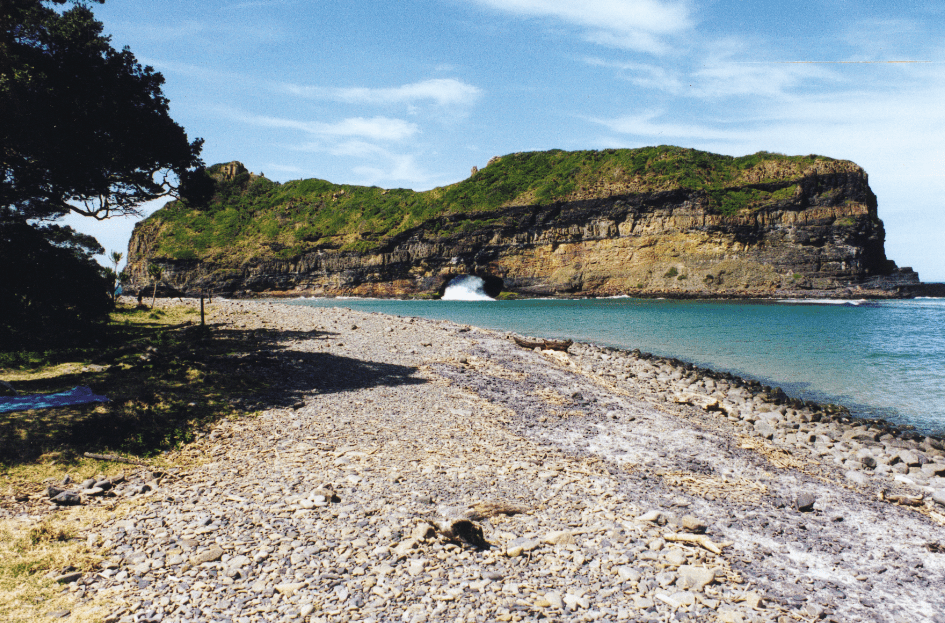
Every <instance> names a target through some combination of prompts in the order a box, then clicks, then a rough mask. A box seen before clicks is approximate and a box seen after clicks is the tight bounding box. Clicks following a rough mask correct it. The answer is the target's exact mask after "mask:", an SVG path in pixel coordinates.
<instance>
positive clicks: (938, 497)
mask: <svg viewBox="0 0 945 623" xmlns="http://www.w3.org/2000/svg"><path fill="white" fill-rule="evenodd" d="M932 501H933V502H935V503H936V504H939V505H941V506H945V489H938V490H936V491H935V492H933V493H932Z"/></svg>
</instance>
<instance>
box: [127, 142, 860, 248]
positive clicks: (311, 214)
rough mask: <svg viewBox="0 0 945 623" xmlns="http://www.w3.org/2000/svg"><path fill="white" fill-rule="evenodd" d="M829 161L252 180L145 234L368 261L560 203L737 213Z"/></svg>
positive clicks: (534, 165) (763, 158)
mask: <svg viewBox="0 0 945 623" xmlns="http://www.w3.org/2000/svg"><path fill="white" fill-rule="evenodd" d="M829 160H830V159H829V158H824V157H822V156H785V155H782V154H772V153H768V152H759V153H757V154H753V155H750V156H743V157H739V158H733V157H731V156H723V155H719V154H712V153H709V152H703V151H698V150H695V149H686V148H682V147H674V146H670V145H661V146H659V147H643V148H639V149H606V150H600V151H562V150H550V151H542V152H527V153H514V154H508V155H506V156H502V157H501V158H498V159H494V160H493V161H491V162H490V164H489V165H488V166H486V167H485V168H483V169H481V170H479V171H478V172H477V173H475V174H474V175H472V176H471V177H469V178H468V179H465V180H463V181H461V182H458V183H456V184H451V185H449V186H443V187H440V188H434V189H433V190H428V191H424V192H415V191H413V190H408V189H403V188H395V189H388V190H385V189H381V188H378V187H376V186H370V187H368V186H353V185H348V184H333V183H331V182H328V181H325V180H319V179H308V180H296V181H291V182H286V183H284V184H280V183H277V182H272V181H270V180H267V179H265V178H259V177H251V176H250V175H249V174H248V173H243V174H241V175H237V176H236V177H235V178H233V179H231V180H226V181H217V182H215V192H214V194H213V196H212V198H211V199H209V200H208V201H207V202H206V203H205V204H203V205H191V204H189V203H187V202H186V201H184V200H181V201H175V202H171V203H169V204H167V205H166V206H165V207H163V208H162V209H160V210H158V211H157V212H155V213H154V214H152V215H151V216H150V217H149V218H148V219H147V220H146V221H145V222H144V224H143V227H144V228H145V229H151V230H153V233H156V247H155V252H154V257H156V258H168V259H175V260H194V259H201V260H213V261H229V263H230V264H232V265H238V264H239V262H241V261H242V260H244V259H247V258H249V257H254V256H259V255H266V254H271V255H273V256H274V257H278V258H284V259H291V258H295V257H299V256H301V255H302V254H304V253H308V252H314V251H317V250H320V249H340V250H341V251H346V252H353V253H365V252H368V251H372V250H376V249H378V248H381V247H383V246H384V245H386V244H389V243H390V242H391V239H392V238H394V237H396V236H398V235H399V234H402V233H404V232H407V231H410V230H413V229H416V228H420V227H422V228H423V233H424V236H426V237H429V238H431V239H438V238H447V237H455V236H461V235H464V234H468V233H470V232H474V231H480V230H482V229H483V228H490V227H499V226H505V225H508V223H505V222H504V221H503V220H502V218H501V216H499V215H497V214H496V212H497V211H498V210H499V209H500V208H504V207H508V206H521V205H535V204H538V205H551V204H555V203H558V202H565V201H572V200H579V199H586V198H588V197H594V196H599V193H600V192H606V193H611V192H614V193H617V194H635V193H649V192H664V191H671V190H678V189H685V190H689V191H695V192H702V193H705V195H706V196H707V198H708V200H709V206H710V207H711V208H712V209H714V210H717V211H719V212H721V213H723V214H729V215H732V214H737V213H738V212H740V211H742V210H745V209H758V208H760V207H762V206H764V205H770V204H772V203H777V202H780V201H784V200H788V199H790V198H791V197H792V196H793V195H794V193H795V191H796V190H797V180H798V179H800V178H801V177H802V176H803V174H804V171H805V170H807V169H808V168H809V167H810V166H812V165H814V164H815V163H817V162H818V161H821V162H823V161H829ZM849 166H850V167H851V169H852V167H853V166H854V165H852V164H850V165H849ZM214 168H215V167H211V168H210V169H211V170H213V169H214ZM746 180H751V181H750V183H749V182H747V181H746Z"/></svg>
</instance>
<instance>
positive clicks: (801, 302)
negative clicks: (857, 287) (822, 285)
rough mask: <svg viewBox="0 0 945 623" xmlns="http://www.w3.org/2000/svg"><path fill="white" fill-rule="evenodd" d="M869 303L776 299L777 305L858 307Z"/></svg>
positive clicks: (838, 300)
mask: <svg viewBox="0 0 945 623" xmlns="http://www.w3.org/2000/svg"><path fill="white" fill-rule="evenodd" d="M869 302H870V301H868V300H866V299H778V303H790V304H792V305H850V306H853V307H859V306H860V305H867V304H869Z"/></svg>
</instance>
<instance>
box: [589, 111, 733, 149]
mask: <svg viewBox="0 0 945 623" xmlns="http://www.w3.org/2000/svg"><path fill="white" fill-rule="evenodd" d="M659 117H660V113H658V112H652V111H651V112H646V113H642V114H636V115H623V116H620V117H616V118H613V119H590V121H593V122H594V123H599V124H601V125H603V126H605V127H607V128H609V129H610V130H611V131H613V132H619V133H621V134H631V135H633V136H643V137H652V139H653V140H654V141H655V142H657V143H662V142H665V140H666V139H687V140H692V139H702V140H715V141H718V140H722V141H737V140H745V139H746V138H748V137H749V136H750V135H748V134H746V133H745V132H742V131H736V130H727V129H716V128H713V127H710V126H707V125H699V124H685V123H671V122H662V121H658V118H659Z"/></svg>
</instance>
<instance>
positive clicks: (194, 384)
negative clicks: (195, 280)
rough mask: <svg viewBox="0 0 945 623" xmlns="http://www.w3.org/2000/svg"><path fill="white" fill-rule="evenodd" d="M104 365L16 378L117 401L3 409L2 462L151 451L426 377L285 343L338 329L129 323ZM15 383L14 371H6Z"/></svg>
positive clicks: (32, 385) (25, 385)
mask: <svg viewBox="0 0 945 623" xmlns="http://www.w3.org/2000/svg"><path fill="white" fill-rule="evenodd" d="M121 331H122V335H121V336H113V337H115V338H120V339H116V340H114V343H111V344H107V345H105V346H103V347H102V348H101V349H100V351H101V352H99V353H98V354H97V356H96V358H95V359H96V361H98V362H100V363H99V364H98V365H95V364H93V365H91V366H85V367H84V368H85V369H84V370H83V368H82V367H78V368H72V369H66V370H62V371H61V372H60V373H53V374H51V375H49V376H45V377H39V378H28V379H24V378H22V375H20V380H17V381H15V382H14V385H15V386H16V388H17V390H18V391H20V393H21V394H30V393H48V392H56V391H63V390H66V389H70V388H72V387H75V386H77V385H88V386H90V387H91V388H92V390H93V391H94V392H95V393H97V394H104V395H106V396H108V397H109V398H110V402H108V403H104V404H98V403H93V404H87V405H76V406H69V407H59V408H54V409H42V410H34V411H18V412H11V413H0V463H2V464H7V465H15V464H20V463H26V462H30V461H34V460H36V458H37V457H39V456H41V455H43V454H45V453H48V452H59V453H60V454H61V455H64V456H63V458H64V459H65V460H66V461H68V460H70V459H72V458H74V457H78V456H81V455H82V453H84V452H115V451H117V452H125V453H130V454H135V455H139V456H147V455H151V454H154V453H157V452H160V451H161V450H166V449H169V448H171V447H174V446H176V445H178V444H180V443H185V442H188V441H191V440H192V439H193V438H194V434H195V432H197V430H198V429H199V428H200V427H202V426H204V425H207V424H209V423H211V422H213V421H214V420H216V419H219V418H220V417H226V416H230V415H238V414H245V413H247V412H250V413H251V412H255V411H260V410H265V409H269V408H278V407H292V406H297V405H299V404H301V403H302V402H304V399H305V398H306V397H309V396H312V395H318V394H328V393H334V392H341V391H353V390H358V389H364V388H369V387H377V386H399V385H413V384H420V383H424V382H425V381H424V380H423V379H421V378H417V377H415V376H414V374H415V372H416V369H415V368H411V367H407V366H398V365H392V364H386V363H380V362H374V361H366V360H361V359H357V358H354V357H348V356H342V355H336V354H331V353H323V352H315V353H311V352H300V351H292V350H288V349H287V344H288V343H289V342H292V341H300V340H325V339H328V338H330V337H331V336H332V335H333V334H332V333H330V332H322V331H311V332H300V331H281V332H280V331H269V330H238V329H229V328H220V327H216V328H213V329H211V331H210V335H209V336H206V335H205V334H203V333H202V332H201V331H200V330H198V329H197V328H196V327H195V326H193V325H190V326H187V325H178V326H171V327H169V326H167V325H163V326H160V325H158V326H141V325H138V326H135V327H133V328H129V327H121ZM0 378H4V379H7V380H10V378H11V377H10V375H3V374H0Z"/></svg>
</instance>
